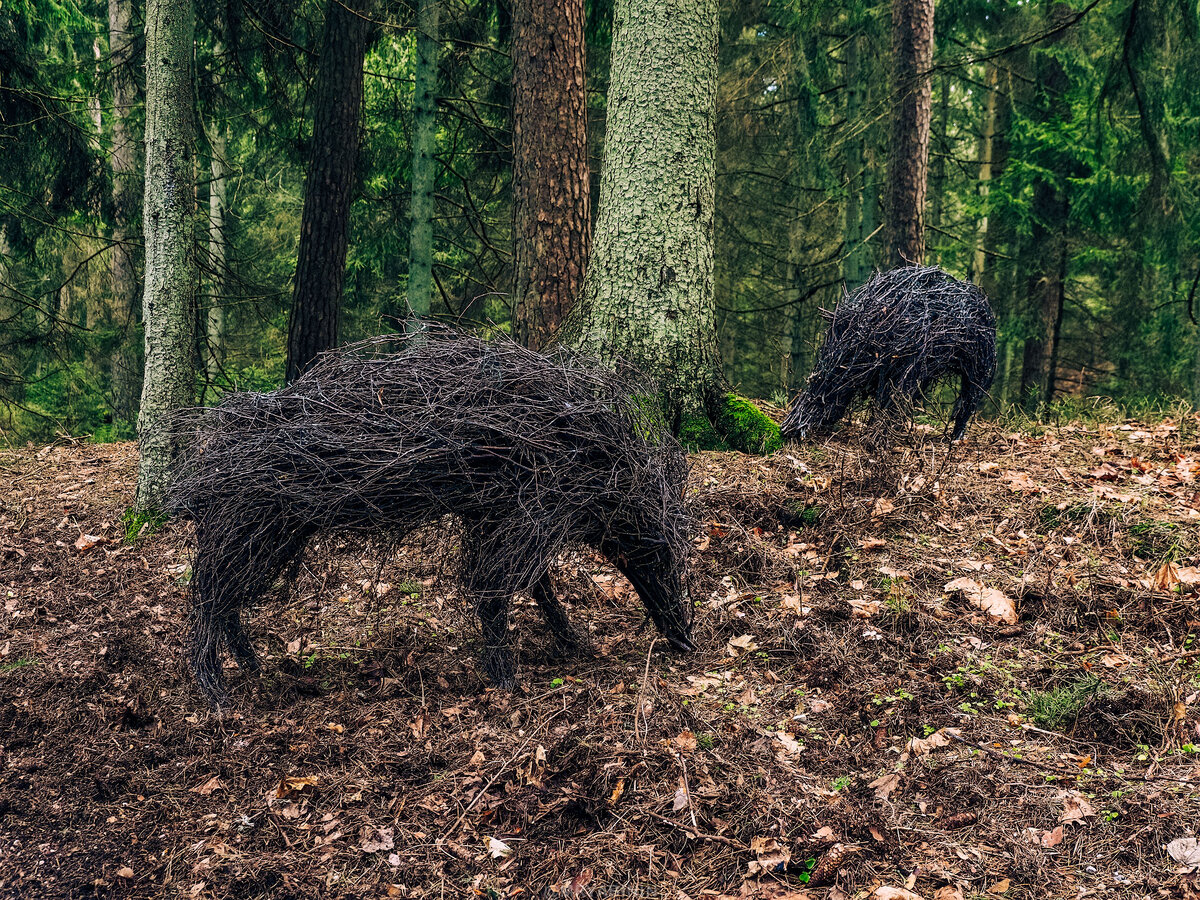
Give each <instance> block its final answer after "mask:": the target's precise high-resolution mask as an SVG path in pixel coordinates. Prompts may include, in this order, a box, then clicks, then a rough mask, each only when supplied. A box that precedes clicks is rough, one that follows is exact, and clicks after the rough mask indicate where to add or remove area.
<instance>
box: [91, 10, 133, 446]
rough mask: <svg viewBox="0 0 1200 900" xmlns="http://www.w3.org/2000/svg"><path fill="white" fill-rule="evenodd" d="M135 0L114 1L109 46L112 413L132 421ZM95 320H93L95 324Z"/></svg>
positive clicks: (111, 12)
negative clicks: (133, 20)
mask: <svg viewBox="0 0 1200 900" xmlns="http://www.w3.org/2000/svg"><path fill="white" fill-rule="evenodd" d="M132 12H133V0H108V49H109V57H110V60H111V64H110V71H111V72H112V99H113V112H112V128H111V134H112V155H111V157H110V162H109V165H110V166H111V167H112V241H113V248H112V252H111V254H110V256H109V260H108V264H109V275H110V277H111V285H112V287H111V290H112V298H111V306H110V308H109V310H108V316H107V318H108V320H109V321H108V322H107V324H108V325H109V326H110V327H112V328H113V329H114V330H115V332H116V340H115V342H114V344H113V350H112V413H113V419H114V420H115V421H117V422H125V423H130V424H132V423H133V421H134V419H135V418H136V417H137V404H138V395H139V394H140V393H141V378H142V354H141V348H140V347H139V343H140V342H139V340H138V333H137V322H138V307H139V305H140V304H139V300H140V298H139V297H138V277H137V260H136V257H135V253H136V250H135V239H136V233H135V223H134V214H135V212H136V210H137V193H136V192H137V190H138V188H139V185H138V183H137V177H138V171H137V138H136V137H135V136H134V134H133V130H132V128H131V127H130V124H129V120H130V117H131V116H132V115H133V109H134V104H135V103H136V101H137V85H136V82H135V79H134V71H133V23H132V18H133V16H132ZM90 324H91V323H89V325H90Z"/></svg>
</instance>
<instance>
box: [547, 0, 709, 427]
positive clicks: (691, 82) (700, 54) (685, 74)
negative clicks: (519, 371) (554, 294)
mask: <svg viewBox="0 0 1200 900" xmlns="http://www.w3.org/2000/svg"><path fill="white" fill-rule="evenodd" d="M717 33H718V23H717V2H716V0H617V3H616V10H615V16H614V33H613V42H612V73H611V79H612V80H611V85H610V87H609V92H608V135H607V145H606V148H605V158H604V171H603V176H602V179H601V186H600V206H599V212H598V215H597V220H596V233H595V238H594V241H595V243H594V246H593V250H592V259H591V264H590V266H589V268H588V272H587V275H586V277H585V278H584V283H583V290H582V292H581V294H580V302H579V303H578V304H577V306H576V307H575V309H574V311H573V312H572V314H571V316H570V318H569V319H568V322H567V324H566V326H565V327H564V329H563V340H564V342H565V343H568V344H571V345H573V346H574V347H576V348H577V349H579V350H581V351H583V352H585V353H588V354H592V355H594V356H597V357H599V358H601V359H603V360H604V361H606V362H609V363H615V362H616V361H617V360H618V359H626V360H629V361H631V362H633V363H634V364H635V365H637V366H638V368H639V369H640V370H641V371H642V372H644V373H645V374H647V375H649V376H651V377H653V378H654V379H655V380H656V381H657V382H658V385H659V389H660V391H661V393H662V397H663V402H664V407H665V409H666V410H667V412H668V415H669V416H670V417H671V419H672V423H673V425H675V426H676V427H679V426H680V425H682V424H685V419H689V420H690V419H693V418H703V419H704V420H705V421H707V420H708V418H709V416H710V415H711V410H712V408H713V406H714V405H715V403H716V401H717V399H718V394H719V392H720V391H722V389H723V386H724V385H723V380H722V377H721V370H720V362H719V357H718V352H717V341H716V311H715V304H714V301H713V201H714V186H715V181H716V138H715V131H714V119H715V112H716V79H717Z"/></svg>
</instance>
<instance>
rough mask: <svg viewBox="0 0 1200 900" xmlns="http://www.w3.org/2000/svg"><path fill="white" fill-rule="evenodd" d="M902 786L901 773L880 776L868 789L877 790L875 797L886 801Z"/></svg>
mask: <svg viewBox="0 0 1200 900" xmlns="http://www.w3.org/2000/svg"><path fill="white" fill-rule="evenodd" d="M899 786H900V773H899V772H891V773H889V774H887V775H880V776H879V777H878V778H876V779H875V780H874V781H872V782H871V783H870V784H869V785H868V787H872V788H874V789H875V796H876V797H878V798H879V799H880V800H886V799H888V797H890V796H891V794H892V791H894V790H896V788H898V787H899Z"/></svg>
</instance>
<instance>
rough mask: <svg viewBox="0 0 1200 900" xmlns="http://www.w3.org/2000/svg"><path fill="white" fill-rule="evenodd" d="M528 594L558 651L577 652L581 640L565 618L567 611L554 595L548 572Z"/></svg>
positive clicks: (581, 642)
mask: <svg viewBox="0 0 1200 900" xmlns="http://www.w3.org/2000/svg"><path fill="white" fill-rule="evenodd" d="M530 593H532V594H533V599H534V600H535V601H536V602H537V605H538V609H540V610H541V611H542V618H543V619H545V620H546V627H548V628H549V629H550V633H551V634H553V635H554V641H555V643H556V644H557V645H558V649H559V650H560V651H563V652H568V653H569V652H573V651H575V650H578V649H579V647H580V646H581V645H582V644H583V638H582V637H581V636H580V634H579V631H578V630H577V629H576V628H575V626H574V625H572V624H571V622H570V620H569V619H568V618H567V611H566V610H565V609H564V608H563V605H562V603H560V602H559V599H558V597H557V596H556V595H555V593H554V585H553V583H552V582H551V581H550V573H549V572H547V573H545V574H543V575H542V577H541V578H539V579H538V580H537V583H536V584H535V585H534V586H533V589H532V591H530Z"/></svg>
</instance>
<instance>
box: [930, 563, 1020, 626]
mask: <svg viewBox="0 0 1200 900" xmlns="http://www.w3.org/2000/svg"><path fill="white" fill-rule="evenodd" d="M942 590H944V591H946V592H947V593H955V592H962V594H963V595H964V596H965V597H966V598H967V600H968V601H969V602H970V603H971V605H972V606H975V607H977V608H978V609H981V610H983V611H984V612H985V613H987V615H988V617H989V618H992V619H995V620H996V621H997V622H1003V623H1004V624H1006V625H1016V624H1017V621H1018V618H1017V607H1016V604H1015V603H1013V601H1012V599H1011V598H1010V597H1008V596H1007V595H1005V594H1004V592H1003V591H998V590H996V589H995V588H990V587H985V586H984V585H983V584H982V582H979V581H976V580H975V579H974V578H968V577H966V576H965V575H964V576H963V577H961V578H955V579H954V580H953V581H950V582H947V583H946V585H945V587H943V588H942Z"/></svg>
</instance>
